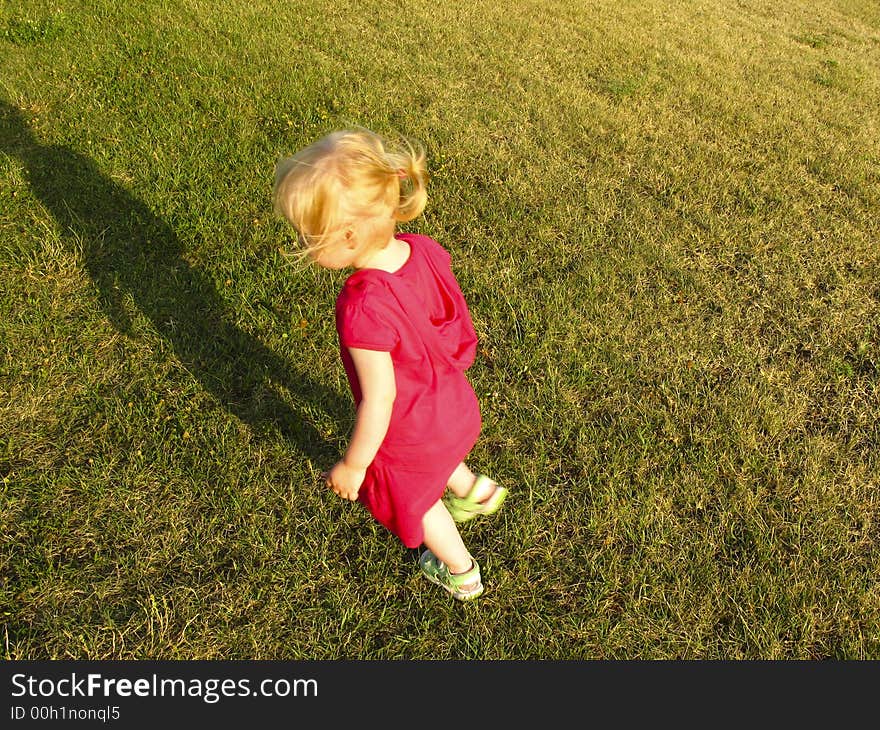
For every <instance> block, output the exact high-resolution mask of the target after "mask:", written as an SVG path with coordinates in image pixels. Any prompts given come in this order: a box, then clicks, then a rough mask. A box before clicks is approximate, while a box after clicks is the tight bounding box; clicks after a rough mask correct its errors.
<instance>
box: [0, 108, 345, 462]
mask: <svg viewBox="0 0 880 730" xmlns="http://www.w3.org/2000/svg"><path fill="white" fill-rule="evenodd" d="M0 150H2V151H3V152H4V153H6V154H7V155H10V156H11V157H14V158H16V159H18V160H19V161H20V162H21V163H22V164H23V166H24V168H25V171H26V175H27V180H28V182H29V184H30V187H31V189H32V191H33V193H34V195H35V196H36V197H37V198H38V199H39V200H40V201H41V202H42V204H43V205H44V206H45V207H46V208H47V209H48V210H49V212H50V213H51V214H52V216H53V217H54V218H55V221H56V223H57V224H58V227H59V229H60V230H61V232H62V235H63V236H64V237H65V239H67V240H69V241H73V242H76V244H77V246H81V247H82V256H83V260H84V264H85V268H86V270H87V271H88V273H89V275H90V276H91V278H92V280H93V281H94V284H95V286H96V288H97V291H98V296H99V298H100V301H101V305H102V306H103V308H104V311H105V312H106V315H107V317H108V318H109V319H110V320H111V321H112V322H113V324H114V326H115V327H116V328H117V329H118V330H119V331H121V332H124V333H128V332H130V330H131V319H130V316H129V315H128V313H127V312H128V310H127V306H126V300H127V299H128V298H129V297H130V301H133V302H134V304H135V306H136V307H137V309H138V310H139V311H140V312H141V313H142V314H143V315H144V316H146V317H147V318H148V319H149V320H150V321H151V322H152V323H153V326H154V327H155V329H156V331H157V332H158V333H159V334H160V335H161V336H162V337H163V338H164V339H165V341H166V342H168V344H169V345H170V346H171V348H172V349H173V351H174V353H175V355H176V356H177V358H178V359H179V360H180V362H181V363H183V365H184V366H185V367H186V368H187V369H188V370H189V372H190V373H192V375H193V376H195V377H196V378H197V379H198V381H199V382H200V383H201V384H202V386H203V387H204V388H205V390H206V391H208V392H210V393H212V394H213V395H214V396H215V397H216V398H217V399H218V400H219V401H220V402H221V403H222V404H223V406H224V407H225V408H227V409H228V410H229V411H230V412H231V413H232V414H234V415H235V416H237V417H238V418H239V419H241V420H242V421H243V422H245V423H247V424H249V425H250V426H251V427H253V428H260V427H267V426H268V427H271V426H275V427H278V428H279V429H280V430H281V432H282V433H283V434H284V435H285V437H286V438H288V439H289V440H290V441H291V442H293V443H295V444H296V446H297V447H298V448H299V449H300V450H301V451H302V453H303V454H305V455H306V456H308V457H310V458H311V459H313V460H314V461H315V462H317V463H319V464H321V465H328V466H329V464H331V463H332V462H333V460H335V458H338V455H339V454H338V449H337V448H336V447H335V446H333V445H331V444H329V443H327V441H326V440H325V439H324V438H322V437H321V435H320V433H319V432H318V430H317V429H316V428H315V426H314V425H313V424H312V423H310V422H309V419H308V418H307V417H306V416H305V415H304V414H303V413H297V412H296V411H295V410H294V409H293V408H292V407H291V406H290V404H289V403H288V402H287V401H286V400H285V399H284V398H283V397H282V395H281V394H280V393H279V392H278V391H277V390H276V389H275V388H274V386H273V383H281V384H282V385H283V386H284V387H285V388H287V389H288V391H289V392H290V393H291V395H293V396H294V398H295V399H297V400H302V401H303V402H308V403H316V404H320V407H321V408H323V409H324V410H325V411H327V412H328V413H329V414H330V415H331V417H332V418H333V419H334V420H335V421H337V422H338V421H339V420H340V419H341V418H344V417H345V414H346V413H347V412H348V411H349V410H350V408H351V406H350V404H349V403H348V402H347V401H344V400H343V399H342V398H341V397H340V395H339V394H338V393H336V392H334V391H333V390H331V389H329V388H327V387H325V386H323V385H321V384H320V383H317V382H315V381H314V380H312V379H310V378H309V377H308V376H306V375H305V374H304V373H302V372H297V371H295V369H294V368H293V367H292V366H291V363H289V362H287V361H285V360H283V359H282V358H280V357H279V356H278V355H277V354H275V353H274V352H272V351H271V350H269V349H268V348H266V347H265V346H264V345H263V344H262V343H260V342H259V341H258V340H256V339H255V338H254V337H252V336H251V335H249V334H248V333H246V332H243V331H242V330H241V329H240V328H238V327H237V326H236V325H235V324H234V322H233V321H232V316H231V312H228V311H227V310H226V308H225V304H224V302H223V299H222V297H221V296H220V294H219V293H218V291H217V289H216V287H215V286H214V284H213V282H212V281H211V280H210V279H209V278H208V277H207V276H206V275H205V274H204V273H202V272H201V271H198V270H197V269H195V268H193V266H191V265H190V264H189V263H188V262H187V261H186V260H185V259H184V258H183V256H182V246H181V243H180V241H179V239H178V238H177V235H176V234H175V232H174V230H173V229H172V228H171V226H169V225H168V224H167V223H166V222H165V221H164V220H162V218H160V217H159V216H157V215H156V214H155V213H154V212H153V211H152V210H150V208H149V207H148V206H146V205H145V204H144V203H143V202H141V201H140V200H138V199H137V198H136V197H134V196H133V195H132V194H131V193H129V192H128V191H127V190H125V188H123V187H122V186H120V185H119V184H117V183H116V182H114V181H113V180H111V179H110V178H109V177H107V176H106V175H105V174H103V173H102V172H101V171H100V170H98V168H97V166H96V165H95V163H94V162H92V161H91V160H90V159H89V158H87V157H85V156H83V155H80V154H78V153H76V152H74V151H72V150H70V149H69V148H67V147H62V146H53V145H43V144H40V142H39V141H38V140H37V139H36V138H35V137H34V134H33V132H32V131H31V130H30V128H29V127H28V125H27V122H26V120H25V117H24V115H23V113H22V112H21V111H20V110H19V109H17V108H16V107H14V106H12V105H11V104H9V103H8V102H5V101H3V100H2V99H0ZM129 306H130V305H129Z"/></svg>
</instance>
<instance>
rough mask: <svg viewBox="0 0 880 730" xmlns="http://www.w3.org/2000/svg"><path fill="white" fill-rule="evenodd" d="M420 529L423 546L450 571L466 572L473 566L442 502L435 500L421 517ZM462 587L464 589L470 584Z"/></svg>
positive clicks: (469, 555)
mask: <svg viewBox="0 0 880 730" xmlns="http://www.w3.org/2000/svg"><path fill="white" fill-rule="evenodd" d="M422 529H423V530H424V532H425V538H424V539H425V546H426V547H427V548H428V549H429V550H430V551H431V552H432V553H434V555H436V556H437V558H438V560H442V561H443V562H444V563H446V566H447V567H448V568H449V571H450V572H451V573H466V572H467V571H468V570H470V569H471V568H472V567H473V565H474V561H473V558H471V554H470V553H469V552H468V549H467V548H466V547H465V546H464V541H463V540H462V539H461V535H460V534H459V533H458V528H457V527H456V526H455V522H454V521H453V520H452V517H451V516H450V514H449V512H448V511H447V510H446V507H445V506H444V505H443V502H441V501H437V502H435V504H434V506H433V507H431V509H429V510H428V511H427V513H426V514H425V516H424V517H423V518H422ZM462 587H463V588H465V589H466V588H469V587H471V586H462Z"/></svg>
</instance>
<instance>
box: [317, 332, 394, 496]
mask: <svg viewBox="0 0 880 730" xmlns="http://www.w3.org/2000/svg"><path fill="white" fill-rule="evenodd" d="M348 351H349V353H350V354H351V359H352V361H353V362H354V368H355V371H356V372H357V376H358V381H359V383H360V386H361V396H362V397H361V402H360V405H359V406H358V410H357V420H356V421H355V426H354V432H353V433H352V436H351V441H350V442H349V444H348V448H347V449H346V450H345V456H343V457H342V460H341V461H340V462H338V463H337V464H336V465H335V466H334V467H333V468H332V469H331V470H330V471H329V473H328V474H327V484H328V485H329V486H330V487H331V488H332V489H333V491H334V492H336V494H338V495H339V496H340V497H344V498H345V499H351V500H354V499H357V495H358V490H359V489H360V486H361V484H362V483H363V481H364V475H365V474H366V471H367V467H368V466H369V465H370V464H371V463H372V461H373V459H374V458H375V456H376V452H377V451H379V447H380V446H381V445H382V441H383V440H384V439H385V434H386V433H388V425H389V423H390V422H391V409H392V407H393V406H394V399H395V397H396V396H397V386H396V384H395V380H394V365H393V364H392V362H391V354H390V353H388V352H378V351H376V350H362V349H359V348H356V347H352V348H349V350H348Z"/></svg>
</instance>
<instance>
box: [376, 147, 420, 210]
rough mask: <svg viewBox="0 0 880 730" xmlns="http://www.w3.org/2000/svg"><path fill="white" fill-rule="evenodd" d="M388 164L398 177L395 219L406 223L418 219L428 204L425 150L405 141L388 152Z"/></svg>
mask: <svg viewBox="0 0 880 730" xmlns="http://www.w3.org/2000/svg"><path fill="white" fill-rule="evenodd" d="M386 155H387V159H388V164H389V166H390V167H391V169H392V170H395V171H396V172H395V174H396V175H397V177H398V186H399V190H400V194H399V197H398V202H397V209H396V210H395V212H394V219H395V220H397V221H400V222H402V223H405V222H407V221H411V220H413V219H414V218H418V217H419V216H420V215H421V214H422V211H423V210H424V209H425V205H426V204H427V202H428V170H427V164H426V156H425V150H424V149H423V148H422V147H421V146H420V145H414V144H413V143H412V142H410V141H408V140H403V141H402V144H401V146H400V147H399V148H398V149H391V150H386Z"/></svg>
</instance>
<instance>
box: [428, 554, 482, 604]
mask: <svg viewBox="0 0 880 730" xmlns="http://www.w3.org/2000/svg"><path fill="white" fill-rule="evenodd" d="M471 560H472V561H473V564H474V566H473V567H472V568H471V569H470V570H469V571H467V572H466V573H450V572H449V568H448V567H447V566H446V563H444V562H443V561H442V560H440V559H439V558H438V557H437V556H436V555H434V553H432V552H431V551H430V550H425V551H424V552H423V553H422V555H421V557H420V558H419V567H420V568H421V569H422V573H424V574H425V577H426V578H427V579H428V580H429V581H431V582H432V583H436V584H437V585H438V586H440V587H441V588H443V589H445V590H447V591H448V592H449V593H451V594H452V597H453V598H457V599H458V600H459V601H470V600H471V599H473V598H476V597H477V596H479V595H480V594H482V592H483V582H482V581H481V580H480V566H479V565H477V561H476V560H473V558H471Z"/></svg>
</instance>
